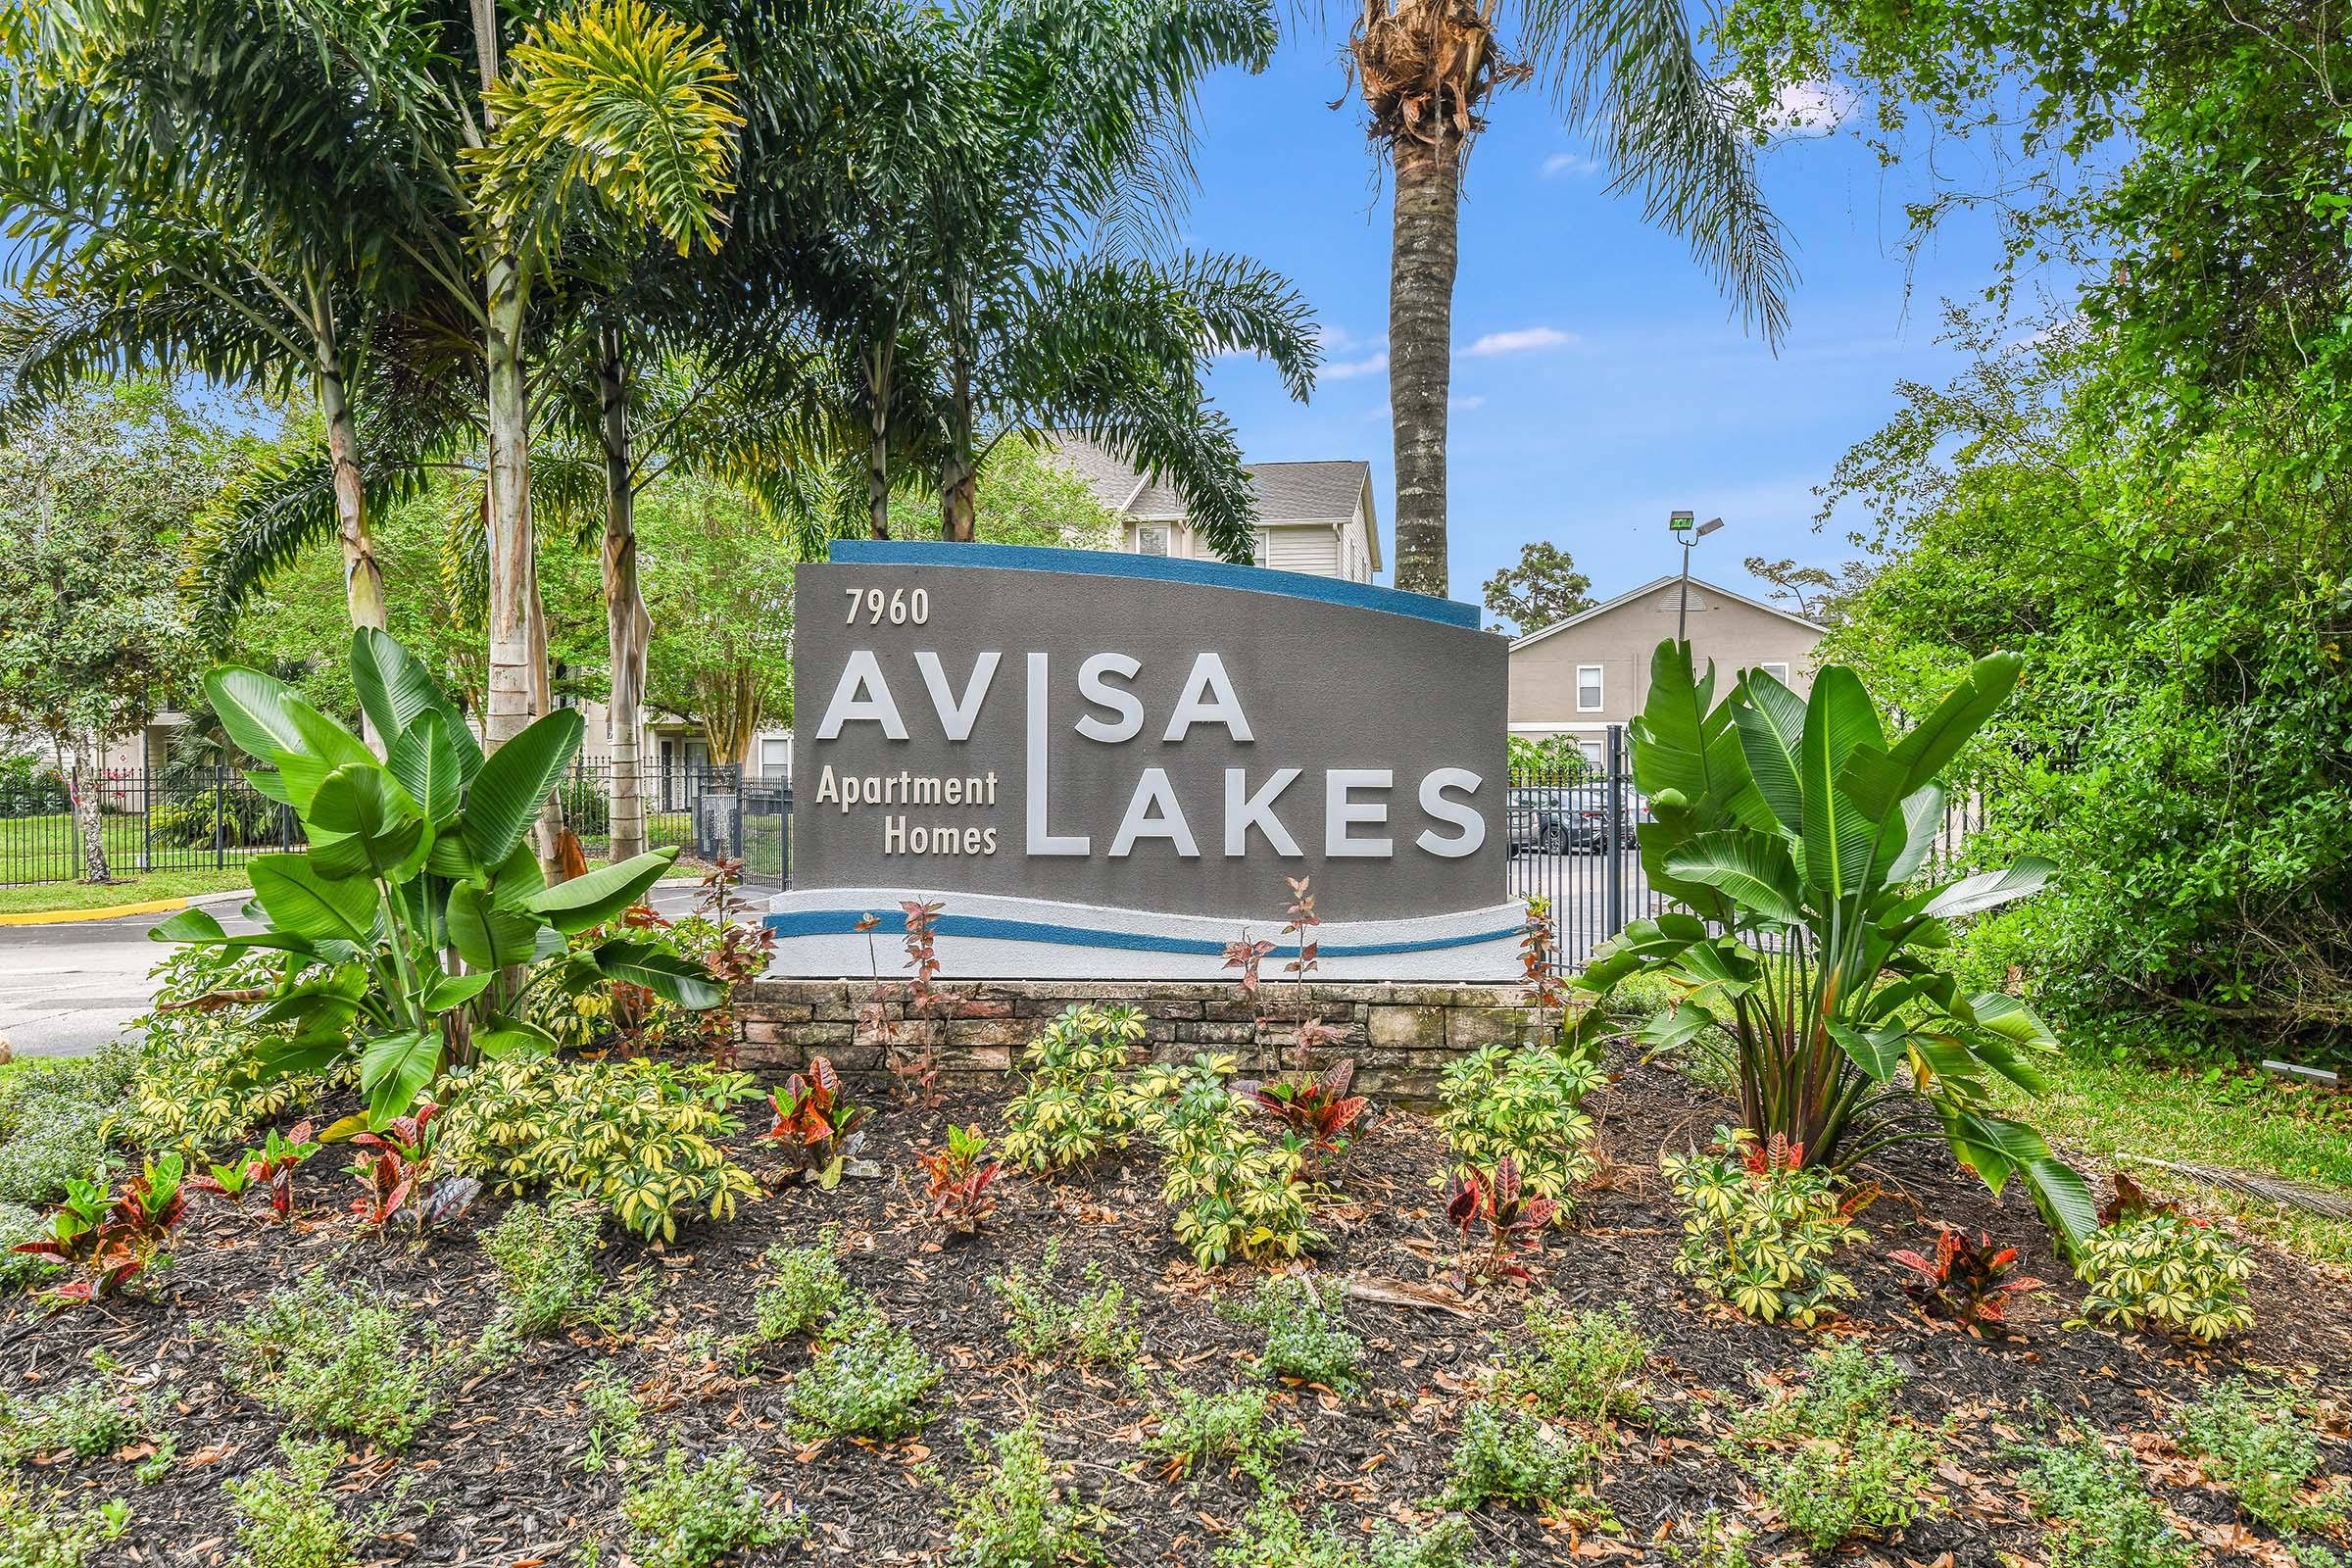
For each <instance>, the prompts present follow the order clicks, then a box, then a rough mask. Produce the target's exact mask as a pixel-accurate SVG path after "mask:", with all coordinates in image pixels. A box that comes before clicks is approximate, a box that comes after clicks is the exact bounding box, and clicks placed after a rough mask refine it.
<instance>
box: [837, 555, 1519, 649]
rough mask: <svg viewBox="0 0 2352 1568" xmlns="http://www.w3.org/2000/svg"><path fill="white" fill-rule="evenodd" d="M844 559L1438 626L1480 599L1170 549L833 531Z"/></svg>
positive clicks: (1467, 619) (1467, 621) (1472, 609)
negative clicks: (1102, 582)
mask: <svg viewBox="0 0 2352 1568" xmlns="http://www.w3.org/2000/svg"><path fill="white" fill-rule="evenodd" d="M826 559H828V560H829V561H831V562H833V563H834V564H837V565H849V566H858V565H865V566H993V567H996V568H997V569H999V570H1004V571H1069V572H1078V573H1081V574H1083V575H1086V576H1093V577H1146V578H1151V579H1152V580H1155V581H1158V582H1191V583H1201V584H1203V585H1205V586H1207V587H1211V588H1240V589H1243V590H1245V591H1247V592H1250V593H1256V594H1280V595H1283V596H1285V597H1287V598H1291V599H1315V600H1320V601H1322V602H1323V603H1325V604H1330V605H1346V606H1348V608H1349V609H1351V610H1379V611H1385V612H1387V613H1389V614H1392V615H1411V616H1413V617H1414V618H1415V619H1417V620H1434V621H1436V622H1437V623H1438V624H1440V625H1442V626H1461V627H1465V628H1467V629H1468V630H1471V631H1476V630H1478V607H1477V606H1476V605H1465V604H1462V603H1460V602H1459V601H1456V600H1452V599H1433V598H1431V597H1430V596H1429V595H1427V594H1413V593H1406V592H1404V591H1403V590H1402V589H1397V588H1381V587H1376V586H1374V585H1373V584H1371V583H1363V582H1346V581H1343V580H1342V579H1340V578H1338V577H1316V576H1311V575H1309V574H1307V573H1306V572H1302V571H1275V570H1273V569H1271V568H1269V567H1265V566H1235V565H1229V564H1226V563H1224V562H1222V561H1181V560H1177V559H1175V558H1174V557H1170V556H1136V555H1129V554H1127V553H1125V552H1124V551H1115V550H1055V549H1053V548H1051V547H1049V546H1046V545H962V544H949V543H947V542H946V541H944V540H937V539H930V540H925V539H836V540H834V541H833V548H832V550H831V552H830V554H829V555H828V556H827V558H826Z"/></svg>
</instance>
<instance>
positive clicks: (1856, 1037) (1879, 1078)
mask: <svg viewBox="0 0 2352 1568" xmlns="http://www.w3.org/2000/svg"><path fill="white" fill-rule="evenodd" d="M1830 1038H1831V1039H1832V1040H1834V1041H1836V1042H1837V1043H1838V1050H1840V1051H1842V1052H1844V1053H1845V1054H1846V1059H1847V1060H1849V1061H1851V1062H1852V1063H1853V1064H1854V1065H1855V1066H1857V1067H1859V1068H1861V1069H1862V1070H1863V1071H1864V1072H1865V1073H1867V1074H1869V1075H1870V1077H1871V1079H1872V1080H1873V1081H1874V1082H1877V1083H1882V1084H1883V1083H1886V1082H1887V1080H1888V1079H1890V1078H1892V1077H1893V1076H1894V1069H1895V1068H1897V1067H1899V1066H1901V1065H1902V1064H1903V1058H1904V1049H1905V1046H1906V1042H1905V1040H1904V1038H1903V1031H1902V1030H1901V1029H1900V1028H1899V1027H1894V1026H1891V1025H1890V1026H1888V1027H1887V1028H1884V1029H1857V1028H1855V1027H1854V1026H1853V1025H1852V1024H1844V1023H1834V1024H1832V1025H1830Z"/></svg>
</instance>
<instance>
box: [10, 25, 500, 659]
mask: <svg viewBox="0 0 2352 1568" xmlns="http://www.w3.org/2000/svg"><path fill="white" fill-rule="evenodd" d="M227 37H233V38H234V40H235V42H236V44H237V47H236V48H233V49H222V48H219V47H217V45H218V44H219V43H220V42H221V39H223V38H227ZM22 51H23V52H22V53H21V54H20V56H19V59H18V61H17V67H18V69H16V70H14V71H12V72H11V73H9V76H8V101H7V120H6V123H5V127H4V128H0V137H4V138H5V142H4V151H0V201H4V202H5V203H6V204H7V205H8V206H10V207H11V208H13V209H14V210H15V211H16V212H17V214H18V215H19V219H20V221H21V222H24V223H25V224H26V226H27V231H28V232H27V238H28V243H27V244H25V246H24V247H22V248H21V249H20V250H19V251H18V252H17V254H16V255H15V257H14V258H13V259H12V264H11V267H10V273H9V281H10V282H11V283H12V284H13V285H14V286H15V288H16V291H17V293H16V297H15V298H14V299H12V300H11V301H10V302H9V304H8V307H7V310H6V314H5V316H4V317H0V369H4V371H5V375H6V383H5V387H6V390H5V394H4V396H0V405H4V406H5V408H6V409H7V410H8V411H9V412H11V413H14V412H16V411H19V410H23V409H26V408H29V407H33V406H37V405H39V404H41V403H44V402H46V401H48V400H50V399H53V398H55V397H56V396H58V395H59V394H60V392H61V391H62V389H63V388H65V387H66V386H68V385H70V384H72V382H73V380H74V379H76V378H77V377H79V376H81V375H83V374H86V373H89V372H92V371H97V370H107V369H118V368H167V369H172V370H187V371H194V372H197V373H201V374H204V375H208V376H211V377H214V378H217V379H220V380H223V381H227V382H231V383H234V384H243V385H247V386H253V387H257V388H259V389H262V390H264V391H266V392H270V393H277V394H282V393H284V392H286V391H288V390H290V389H291V388H292V387H293V386H295V385H298V384H304V383H307V384H308V386H309V387H310V389H311V391H312V392H313V394H314V396H315V398H316V401H317V406H318V410H319V419H320V422H321V424H322V426H323V432H324V444H325V469H324V476H325V479H326V483H327V485H328V488H329V490H330V492H331V494H332V497H333V501H334V506H333V509H332V511H331V512H330V513H328V514H326V515H325V516H324V519H323V520H324V522H325V524H326V525H327V526H329V527H332V528H333V529H334V531H335V532H336V534H337V536H338V537H339V540H340V544H341V548H342V552H343V564H344V571H343V576H344V589H345V598H346V603H347V605H348V609H349V613H350V617H351V622H352V624H353V625H354V626H372V627H376V628H379V629H380V628H381V627H382V626H383V625H384V596H383V578H382V572H381V568H380V567H379V565H378V564H377V562H376V560H375V552H374V547H373V544H372V542H371V540H370V537H369V534H368V514H367V496H366V490H365V483H364V476H363V466H362V461H361V451H362V443H361V440H360V433H359V418H358V415H357V413H356V411H355V409H354V406H353V402H352V393H351V389H352V387H353V385H354V383H355V380H356V379H357V377H358V375H359V374H360V373H361V367H362V364H363V362H364V360H365V357H366V354H367V352H368V342H369V339H370V334H371V328H372V325H373V322H374V320H375V319H378V318H379V317H380V316H381V314H382V313H383V312H384V311H385V310H387V309H397V308H400V307H401V306H402V305H404V304H406V303H407V302H408V301H410V300H412V299H414V298H415V297H416V295H417V293H418V292H419V291H420V290H421V289H424V288H429V287H430V278H431V276H432V274H434V273H435V272H438V273H440V274H441V275H443V276H447V275H451V274H452V273H453V272H455V271H457V270H461V268H462V258H461V256H460V253H459V250H458V247H457V243H456V240H457V235H458V230H457V228H456V227H455V223H454V213H453V211H452V207H451V204H450V202H449V201H448V200H447V196H448V194H449V193H447V192H445V191H436V190H434V189H433V188H432V186H431V185H430V183H429V182H426V183H422V184H420V183H419V182H417V180H416V179H415V178H413V177H412V173H413V172H412V170H411V167H410V164H409V162H408V160H406V159H404V158H402V157H400V156H398V155H397V148H396V143H397V140H398V138H397V137H395V136H392V135H389V134H387V133H386V131H385V128H384V127H383V126H381V125H379V124H376V123H372V121H371V117H370V116H369V115H368V113H367V112H366V111H365V109H364V108H363V107H361V106H356V105H348V104H345V103H344V102H343V100H341V99H339V97H338V93H337V90H336V86H335V83H334V80H333V75H332V72H331V67H330V59H331V57H330V56H328V55H326V54H325V53H323V52H322V51H321V50H319V48H317V47H315V46H313V42H312V40H311V39H310V38H309V37H308V35H307V34H306V33H305V32H304V31H303V30H302V29H301V28H299V27H298V26H297V25H293V24H292V23H291V20H290V14H289V13H286V12H284V11H282V10H280V9H278V8H267V7H263V8H255V7H244V6H235V5H223V4H218V3H213V0H192V3H189V4H185V5H177V6H159V7H153V8H141V9H140V11H139V12H138V13H136V15H135V17H134V16H133V15H131V14H127V13H125V12H123V9H122V8H120V7H117V6H111V5H106V4H99V3H93V0H59V3H57V4H55V5H52V6H49V7H46V8H43V9H42V10H40V11H39V12H38V13H37V24H36V25H35V26H34V27H33V28H32V29H31V30H30V31H29V32H28V34H27V35H26V37H25V40H24V41H23V45H22ZM338 109H340V111H341V112H338ZM199 124H200V125H201V126H202V128H201V130H198V129H197V128H196V127H197V126H198V125H199ZM313 520H314V521H316V520H319V519H317V518H314V519H313Z"/></svg>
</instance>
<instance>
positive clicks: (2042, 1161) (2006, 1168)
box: [1937, 1104, 2099, 1249]
mask: <svg viewBox="0 0 2352 1568" xmlns="http://www.w3.org/2000/svg"><path fill="white" fill-rule="evenodd" d="M1937 1109H1938V1110H1939V1111H1941V1113H1942V1115H1943V1124H1944V1133H1945V1135H1946V1136H1947V1137H1948V1138H1949V1139H1950V1140H1951V1144H1952V1152H1953V1153H1955V1154H1957V1155H1958V1156H1959V1158H1960V1162H1961V1163H1962V1164H1964V1165H1966V1166H1968V1168H1969V1169H1971V1170H1973V1171H1975V1172H1976V1173H1977V1174H1978V1175H1979V1176H1981V1177H1983V1178H1984V1181H1985V1186H1986V1187H1988V1188H1990V1189H1991V1190H1992V1191H1993V1192H1994V1193H1996V1194H1997V1193H1999V1192H2000V1190H2001V1188H2002V1187H2003V1186H2004V1185H2005V1184H2006V1183H2007V1181H2008V1179H2009V1177H2010V1176H2012V1175H2023V1176H2024V1177H2025V1179H2026V1184H2027V1186H2028V1187H2030V1188H2031V1189H2032V1190H2033V1193H2034V1202H2035V1203H2036V1204H2037V1205H2038V1206H2039V1207H2040V1209H2041V1211H2042V1212H2043V1213H2044V1214H2046V1215H2048V1216H2049V1219H2050V1222H2051V1223H2052V1224H2053V1225H2055V1226H2056V1227H2057V1228H2058V1231H2059V1234H2060V1235H2061V1236H2063V1237H2064V1238H2065V1239H2066V1242H2067V1245H2068V1247H2069V1248H2070V1249H2071V1248H2073V1247H2076V1246H2078V1245H2080V1244H2081V1243H2082V1239H2083V1238H2084V1237H2086V1236H2088V1235H2089V1234H2090V1233H2091V1232H2092V1231H2095V1230H2097V1229H2098V1228H2099V1214H2098V1205H2097V1204H2096V1203H2094V1202H2093V1201H2091V1196H2090V1189H2089V1187H2088V1186H2087V1185H2085V1184H2084V1182H2083V1180H2082V1176H2081V1175H2080V1174H2079V1173H2077V1172H2076V1171H2075V1169H2074V1168H2073V1167H2072V1166H2070V1165H2068V1164H2067V1163H2066V1162H2065V1161H2064V1160H2062V1159H2060V1158H2059V1157H2058V1156H2057V1155H2056V1154H2054V1153H2052V1152H2050V1146H2049V1143H2048V1142H2047V1141H2046V1140H2045V1139H2044V1138H2043V1137H2042V1136H2041V1134H2039V1133H2037V1132H2035V1131H2034V1129H2033V1128H2031V1127H2029V1126H2027V1125H2026V1124H2025V1123H2023V1122H2018V1121H2011V1120H2009V1119H2008V1118H2007V1117H2005V1116H1993V1115H1987V1114H1986V1113H1985V1112H1984V1111H1981V1110H1976V1109H1973V1108H1971V1107H1968V1106H1965V1105H1950V1104H1944V1105H1939V1106H1938V1107H1937Z"/></svg>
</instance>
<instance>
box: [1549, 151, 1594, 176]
mask: <svg viewBox="0 0 2352 1568" xmlns="http://www.w3.org/2000/svg"><path fill="white" fill-rule="evenodd" d="M1600 170H1601V163H1600V160H1599V159H1597V158H1591V157H1587V156H1586V155H1585V154H1583V153H1553V154H1552V155H1551V156H1550V157H1549V158H1546V159H1544V178H1545V179H1558V178H1560V177H1561V176H1562V175H1566V176H1567V177H1569V178H1572V179H1583V178H1585V177H1586V176H1587V175H1590V174H1597V173H1599V172H1600Z"/></svg>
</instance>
